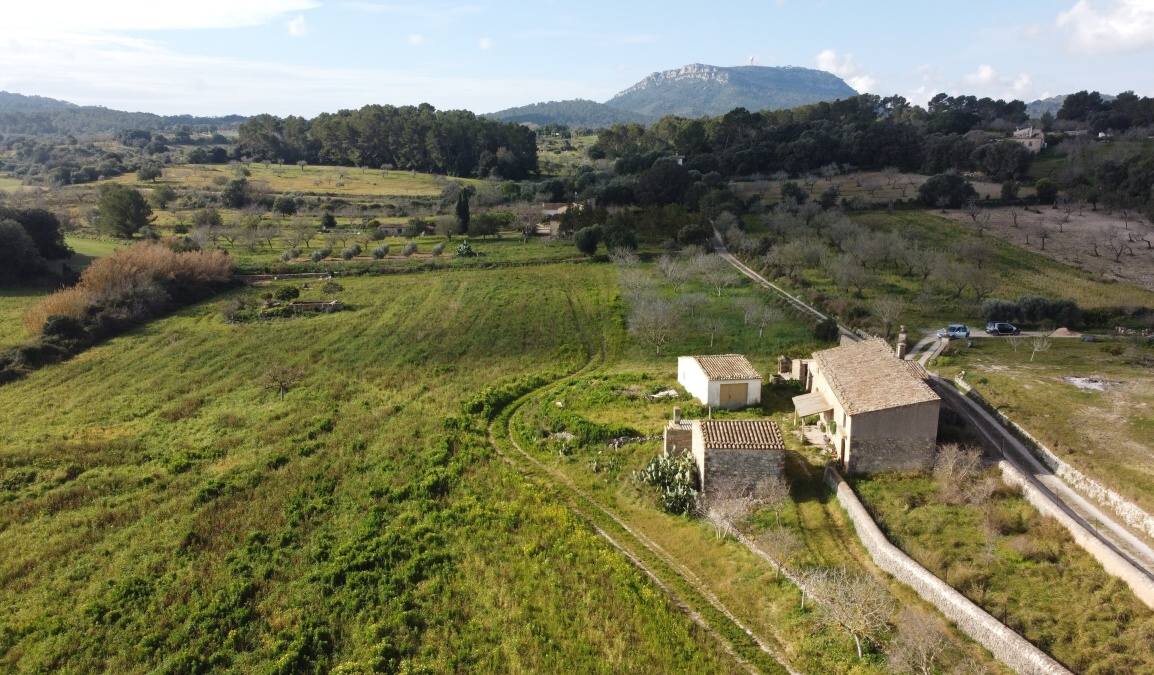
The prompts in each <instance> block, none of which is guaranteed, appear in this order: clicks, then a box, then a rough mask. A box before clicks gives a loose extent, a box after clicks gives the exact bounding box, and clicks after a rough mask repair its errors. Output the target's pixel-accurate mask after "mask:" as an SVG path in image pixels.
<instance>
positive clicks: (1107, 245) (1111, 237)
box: [949, 206, 1154, 291]
mask: <svg viewBox="0 0 1154 675" xmlns="http://www.w3.org/2000/svg"><path fill="white" fill-rule="evenodd" d="M1036 211H1037V212H1035V211H1029V212H1026V211H1023V210H1021V209H1019V210H1018V223H1017V224H1016V225H1015V224H1014V220H1013V218H1012V217H1011V213H1010V209H1008V208H995V209H989V213H990V216H991V217H990V221H989V226H990V228H989V234H992V235H993V236H995V237H998V238H999V239H1002V240H1003V241H1007V242H1010V243H1012V244H1015V245H1017V246H1021V247H1023V248H1027V249H1029V250H1031V251H1035V252H1037V253H1038V254H1040V255H1043V256H1045V257H1047V258H1051V259H1053V260H1057V261H1059V262H1062V263H1065V264H1067V265H1070V266H1072V267H1075V268H1078V269H1081V270H1085V271H1086V272H1087V273H1089V274H1090V275H1092V276H1093V277H1095V278H1099V279H1102V280H1105V281H1119V282H1125V283H1130V284H1135V285H1137V286H1141V287H1143V288H1145V289H1147V290H1151V291H1154V226H1151V224H1150V223H1149V221H1147V220H1146V218H1144V217H1143V216H1141V215H1137V214H1128V215H1127V218H1126V219H1123V218H1122V216H1121V215H1120V214H1119V213H1118V212H1113V213H1108V212H1106V210H1105V209H1099V210H1097V211H1095V210H1092V209H1090V208H1089V207H1081V208H1075V209H1072V210H1071V212H1070V213H1068V214H1067V213H1066V212H1065V210H1064V209H1054V208H1050V207H1045V206H1044V207H1041V208H1040V209H1037V210H1036ZM949 217H950V218H951V219H953V220H957V221H959V222H961V223H962V225H963V227H965V226H967V225H968V224H970V222H971V221H970V217H969V216H968V215H966V214H965V213H962V212H960V211H951V212H949ZM970 227H971V228H972V224H970ZM1043 230H1044V231H1045V233H1046V238H1045V243H1044V246H1045V248H1042V246H1043V242H1042V239H1041V238H1040V237H1039V234H1040V233H1041V232H1042V231H1043ZM1027 239H1028V240H1029V241H1027ZM1095 251H1097V253H1096V254H1095Z"/></svg>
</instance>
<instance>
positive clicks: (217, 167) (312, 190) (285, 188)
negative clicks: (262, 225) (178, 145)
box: [112, 162, 484, 197]
mask: <svg viewBox="0 0 1154 675" xmlns="http://www.w3.org/2000/svg"><path fill="white" fill-rule="evenodd" d="M245 168H246V169H248V171H249V173H250V175H249V176H248V180H249V181H251V182H253V183H258V184H261V185H262V186H263V187H265V188H266V189H267V190H268V191H270V192H273V193H277V194H281V193H300V194H308V195H341V196H374V197H434V196H437V195H439V194H440V193H441V188H442V187H444V185H445V184H446V183H448V182H449V181H458V182H462V183H466V184H470V185H480V184H482V183H483V182H484V181H479V180H476V179H472V178H448V177H445V176H435V175H433V174H428V173H417V172H410V171H400V170H395V169H394V170H388V171H386V170H382V169H359V168H357V167H351V166H305V167H303V168H301V167H298V166H288V165H279V164H268V165H266V164H263V163H260V162H252V163H249V164H247V165H245ZM235 175H236V169H235V167H234V166H232V165H228V164H182V165H177V166H169V167H165V168H164V175H163V177H161V178H160V179H158V180H157V181H155V182H152V181H148V182H141V181H139V180H137V178H136V175H135V174H124V175H123V176H119V177H117V178H114V179H112V180H113V181H114V182H117V183H126V184H130V185H133V186H135V187H139V188H147V187H152V186H153V185H156V184H160V185H163V184H168V185H172V186H173V187H178V188H186V189H202V190H203V189H220V184H219V180H220V179H224V180H225V181H228V180H232V179H233V178H234V177H235Z"/></svg>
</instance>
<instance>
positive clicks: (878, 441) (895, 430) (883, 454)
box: [845, 401, 941, 474]
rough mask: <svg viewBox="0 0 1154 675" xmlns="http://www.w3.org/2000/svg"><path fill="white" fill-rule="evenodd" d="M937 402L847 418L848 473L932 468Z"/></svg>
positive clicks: (935, 440)
mask: <svg viewBox="0 0 1154 675" xmlns="http://www.w3.org/2000/svg"><path fill="white" fill-rule="evenodd" d="M940 410H941V402H940V401H927V402H925V403H918V404H915V405H908V406H902V407H900V408H887V409H885V410H875V411H873V412H869V413H859V414H857V415H853V416H851V417H850V418H849V425H848V428H847V429H846V430H845V431H846V433H848V434H849V453H848V454H849V461H848V466H847V467H846V471H848V472H849V473H851V474H871V473H881V472H884V471H928V470H929V469H931V468H933V466H934V451H935V448H936V445H937V435H938V415H939V412H940Z"/></svg>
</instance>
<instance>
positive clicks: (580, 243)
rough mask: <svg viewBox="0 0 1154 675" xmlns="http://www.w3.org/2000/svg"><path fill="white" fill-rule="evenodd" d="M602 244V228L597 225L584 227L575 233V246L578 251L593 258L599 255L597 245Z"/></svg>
mask: <svg viewBox="0 0 1154 675" xmlns="http://www.w3.org/2000/svg"><path fill="white" fill-rule="evenodd" d="M600 243H601V228H600V227H598V226H596V225H590V226H588V227H583V228H581V229H580V230H577V231H576V232H574V233H573V244H574V245H575V246H576V247H577V250H578V251H580V252H582V253H584V254H585V255H588V256H591V255H595V254H596V253H597V245H598V244H600Z"/></svg>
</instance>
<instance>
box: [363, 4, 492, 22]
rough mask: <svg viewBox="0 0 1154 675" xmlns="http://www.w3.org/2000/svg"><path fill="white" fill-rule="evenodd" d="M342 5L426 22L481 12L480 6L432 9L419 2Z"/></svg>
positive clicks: (447, 19)
mask: <svg viewBox="0 0 1154 675" xmlns="http://www.w3.org/2000/svg"><path fill="white" fill-rule="evenodd" d="M342 4H343V6H344V7H346V8H348V9H352V10H356V11H358V12H367V13H369V14H392V15H393V16H403V17H406V18H410V19H425V20H428V21H449V20H453V19H459V18H462V17H466V16H472V15H474V14H480V13H481V11H482V7H481V6H480V5H451V6H447V7H432V6H428V5H426V4H424V3H420V2H370V1H368V0H350V1H349V2H344V3H342Z"/></svg>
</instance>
